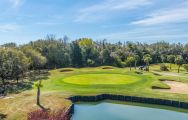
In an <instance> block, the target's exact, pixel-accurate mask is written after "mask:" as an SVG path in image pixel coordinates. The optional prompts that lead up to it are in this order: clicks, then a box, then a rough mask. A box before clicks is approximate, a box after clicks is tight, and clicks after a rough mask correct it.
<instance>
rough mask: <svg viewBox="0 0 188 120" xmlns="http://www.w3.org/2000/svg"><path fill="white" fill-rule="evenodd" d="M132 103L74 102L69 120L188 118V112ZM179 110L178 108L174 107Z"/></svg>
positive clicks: (171, 119)
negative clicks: (72, 112)
mask: <svg viewBox="0 0 188 120" xmlns="http://www.w3.org/2000/svg"><path fill="white" fill-rule="evenodd" d="M152 106H154V107H155V108H153V107H152V108H151V106H150V105H141V106H140V105H139V106H138V105H133V104H132V103H123V104H122V103H121V104H119V103H114V102H108V101H103V102H100V103H79V104H75V107H74V108H75V110H74V114H73V116H72V119H71V120H188V113H185V111H187V110H185V111H184V110H183V111H184V112H178V111H172V110H167V109H173V110H174V109H175V108H169V107H168V108H165V109H161V108H156V107H159V106H157V105H152ZM175 110H179V111H181V110H180V109H175Z"/></svg>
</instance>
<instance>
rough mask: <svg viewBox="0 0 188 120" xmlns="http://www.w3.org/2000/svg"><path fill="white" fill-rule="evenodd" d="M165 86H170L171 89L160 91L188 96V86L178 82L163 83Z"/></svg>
mask: <svg viewBox="0 0 188 120" xmlns="http://www.w3.org/2000/svg"><path fill="white" fill-rule="evenodd" d="M163 82H164V83H165V84H167V85H169V86H170V88H171V89H161V90H160V91H164V92H171V93H179V94H188V84H185V83H182V82H176V81H163Z"/></svg>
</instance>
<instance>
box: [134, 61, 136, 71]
mask: <svg viewBox="0 0 188 120" xmlns="http://www.w3.org/2000/svg"><path fill="white" fill-rule="evenodd" d="M136 63H137V62H135V63H134V68H135V70H136Z"/></svg>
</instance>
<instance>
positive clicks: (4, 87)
mask: <svg viewBox="0 0 188 120" xmlns="http://www.w3.org/2000/svg"><path fill="white" fill-rule="evenodd" d="M2 83H3V89H4V90H6V85H5V79H4V78H2Z"/></svg>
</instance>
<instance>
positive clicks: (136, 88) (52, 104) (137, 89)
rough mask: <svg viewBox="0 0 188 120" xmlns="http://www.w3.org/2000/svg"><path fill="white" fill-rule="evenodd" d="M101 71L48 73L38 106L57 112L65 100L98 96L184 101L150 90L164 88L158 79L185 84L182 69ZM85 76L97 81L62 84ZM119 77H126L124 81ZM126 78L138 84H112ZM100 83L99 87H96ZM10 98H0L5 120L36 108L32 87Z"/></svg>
mask: <svg viewBox="0 0 188 120" xmlns="http://www.w3.org/2000/svg"><path fill="white" fill-rule="evenodd" d="M102 68H103V67H94V68H80V69H74V68H71V69H73V71H71V72H60V70H62V69H56V70H51V71H49V72H50V74H49V76H48V78H47V79H46V80H43V82H42V84H43V88H42V89H41V92H42V95H41V104H42V105H43V106H44V107H46V108H50V109H60V108H62V107H66V106H67V107H68V106H69V105H70V104H71V103H70V101H68V100H67V99H66V98H67V97H69V96H72V95H96V94H102V93H107V94H108V93H110V94H122V95H133V96H140V97H142V96H143V97H153V98H163V99H172V100H179V101H188V95H187V94H175V93H166V92H162V91H156V90H153V89H152V86H157V87H161V88H167V87H168V86H167V85H166V84H164V83H162V82H161V81H159V79H171V80H175V81H181V82H184V83H187V84H188V74H186V73H185V71H184V70H183V69H182V68H181V72H180V73H179V74H178V73H177V71H176V70H177V69H176V66H175V65H173V67H172V71H169V72H162V71H160V67H159V65H152V66H151V67H150V69H151V70H150V71H151V72H142V73H143V74H137V73H135V70H132V71H129V68H115V67H112V68H113V69H102ZM153 72H157V73H158V74H160V76H158V75H154V74H153ZM86 74H88V75H93V74H97V76H90V79H91V78H93V77H97V79H95V80H96V81H95V80H94V79H93V80H92V81H93V82H94V84H93V83H92V84H88V81H87V80H85V82H84V83H87V84H88V85H84V84H70V83H67V81H65V80H66V79H69V80H70V81H71V79H70V78H71V77H75V76H81V75H86ZM100 75H105V76H100ZM108 75H109V76H108ZM117 75H118V76H119V75H122V79H125V81H121V79H120V80H117V81H116V80H115V79H117V78H116V76H117ZM123 76H126V77H125V78H124V77H123ZM87 77H88V76H87ZM129 77H130V78H136V79H137V78H139V80H137V81H136V82H134V83H131V84H116V82H117V83H118V82H120V83H121V82H128V80H129V79H127V78H129ZM104 78H105V79H104ZM113 78H114V79H113ZM86 79H88V78H86ZM98 79H99V80H98ZM110 79H111V80H110ZM136 79H135V80H136ZM108 80H109V81H108ZM80 81H81V79H80V80H76V81H75V82H76V83H79V82H80ZM115 81H116V82H115ZM100 82H101V84H99V83H100ZM105 82H107V83H108V82H111V83H113V84H102V83H105ZM96 83H97V84H96ZM10 97H12V98H9V99H5V98H0V113H1V114H3V115H7V119H8V120H25V119H26V116H27V113H28V112H31V111H34V110H36V109H39V107H38V106H37V105H36V104H35V103H36V88H35V87H33V88H32V89H31V90H27V91H25V92H22V93H19V94H16V95H15V94H11V95H10Z"/></svg>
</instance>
